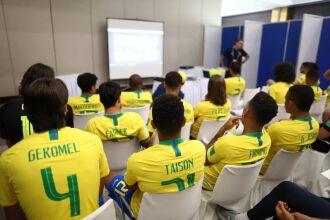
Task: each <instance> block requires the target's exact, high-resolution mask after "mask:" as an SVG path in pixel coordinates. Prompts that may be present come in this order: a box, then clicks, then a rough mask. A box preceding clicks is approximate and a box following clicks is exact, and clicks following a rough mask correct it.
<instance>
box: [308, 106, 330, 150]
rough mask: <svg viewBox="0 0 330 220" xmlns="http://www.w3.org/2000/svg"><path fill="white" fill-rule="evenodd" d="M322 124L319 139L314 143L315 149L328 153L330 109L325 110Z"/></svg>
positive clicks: (329, 147)
mask: <svg viewBox="0 0 330 220" xmlns="http://www.w3.org/2000/svg"><path fill="white" fill-rule="evenodd" d="M322 122H323V123H322V124H321V125H320V129H319V133H318V135H317V140H316V141H315V142H314V143H313V144H312V146H311V147H312V148H313V150H316V151H319V152H322V153H325V154H326V153H328V152H329V150H330V109H327V110H325V111H324V112H323V117H322Z"/></svg>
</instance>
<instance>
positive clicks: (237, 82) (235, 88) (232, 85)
mask: <svg viewBox="0 0 330 220" xmlns="http://www.w3.org/2000/svg"><path fill="white" fill-rule="evenodd" d="M225 83H226V93H227V94H228V95H239V94H242V93H243V92H244V90H245V79H243V78H242V77H241V76H233V77H229V78H225Z"/></svg>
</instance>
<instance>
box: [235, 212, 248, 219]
mask: <svg viewBox="0 0 330 220" xmlns="http://www.w3.org/2000/svg"><path fill="white" fill-rule="evenodd" d="M235 220H249V218H248V216H247V213H246V212H245V213H241V214H238V215H236V216H235Z"/></svg>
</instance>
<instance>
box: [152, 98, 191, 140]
mask: <svg viewBox="0 0 330 220" xmlns="http://www.w3.org/2000/svg"><path fill="white" fill-rule="evenodd" d="M152 118H153V122H154V124H155V126H156V128H157V130H158V131H159V132H160V133H161V134H163V135H175V134H178V133H179V132H180V130H181V127H182V124H183V122H184V108H183V104H182V102H181V101H180V99H179V98H178V97H176V96H173V95H161V96H159V97H158V98H157V99H156V100H155V101H154V103H153V108H152Z"/></svg>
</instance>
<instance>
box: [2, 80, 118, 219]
mask: <svg viewBox="0 0 330 220" xmlns="http://www.w3.org/2000/svg"><path fill="white" fill-rule="evenodd" d="M67 101H68V90H67V88H66V86H65V84H64V83H63V82H62V81H61V80H59V79H39V80H36V81H34V82H33V83H32V84H31V85H30V86H29V87H28V88H27V89H26V90H25V91H24V107H25V111H26V114H27V117H28V119H29V121H30V122H31V123H32V125H33V128H34V134H32V135H30V136H28V137H26V138H24V139H23V140H22V141H20V142H19V143H17V144H16V145H14V146H12V147H11V148H9V149H8V150H6V151H5V152H4V153H3V154H2V155H1V157H0V186H1V187H0V206H3V207H4V210H5V213H6V216H7V219H8V220H11V219H31V220H39V219H50V218H51V219H58V220H61V219H82V218H83V217H84V216H86V215H88V214H90V213H92V212H93V211H95V210H96V209H97V208H98V207H99V204H98V197H99V196H100V195H102V191H103V187H104V184H105V183H106V182H109V181H110V180H111V177H112V176H113V174H111V175H110V173H109V172H110V170H109V166H108V161H107V158H106V156H105V153H104V151H103V145H102V142H101V140H100V139H99V138H98V137H97V136H96V135H93V134H89V133H87V132H84V131H81V130H79V129H74V128H69V127H65V114H66V111H67V104H66V103H67Z"/></svg>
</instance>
